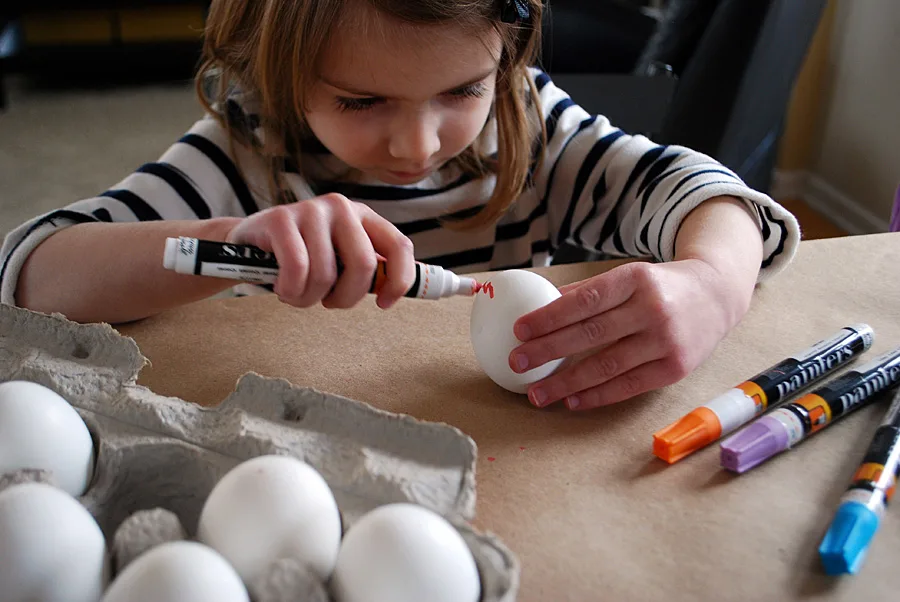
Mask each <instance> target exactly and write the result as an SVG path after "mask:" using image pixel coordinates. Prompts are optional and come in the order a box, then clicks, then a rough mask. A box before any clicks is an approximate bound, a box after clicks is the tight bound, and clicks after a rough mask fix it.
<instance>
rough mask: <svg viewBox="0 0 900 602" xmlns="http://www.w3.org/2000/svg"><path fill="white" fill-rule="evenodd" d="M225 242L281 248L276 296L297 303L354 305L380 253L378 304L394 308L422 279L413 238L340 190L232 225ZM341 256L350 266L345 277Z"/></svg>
mask: <svg viewBox="0 0 900 602" xmlns="http://www.w3.org/2000/svg"><path fill="white" fill-rule="evenodd" d="M226 242H230V243H235V244H249V245H254V246H257V247H259V248H261V249H263V250H264V251H269V252H271V253H274V254H275V258H276V259H277V261H278V267H279V273H278V278H277V280H276V281H275V288H274V290H275V294H277V295H278V298H279V299H280V300H281V301H283V302H284V303H288V304H290V305H293V306H295V307H311V306H313V305H315V304H316V303H319V302H321V303H322V305H323V306H325V307H329V308H349V307H353V306H354V305H356V304H357V303H359V302H360V301H361V300H362V299H363V298H364V297H365V296H366V294H367V293H368V292H369V288H370V287H371V285H372V277H373V275H374V274H375V269H376V267H377V262H378V259H379V256H380V257H383V258H384V259H385V260H386V262H387V265H386V268H387V269H386V272H387V279H386V281H385V284H384V286H383V287H382V289H381V291H380V293H379V294H378V299H377V303H378V306H379V307H381V308H382V309H387V308H389V307H391V306H392V305H393V304H394V303H396V302H397V301H398V300H399V299H400V298H401V297H403V295H404V294H405V293H406V291H408V290H409V288H410V287H411V286H412V285H413V282H414V281H415V259H414V257H413V245H412V241H410V240H409V238H407V237H406V236H404V235H403V234H402V233H401V232H400V231H399V230H398V229H397V228H396V227H395V226H394V225H393V224H391V223H390V222H389V221H387V220H385V219H384V218H382V217H381V216H380V215H378V214H377V213H375V211H373V210H372V209H370V208H369V207H367V206H366V205H363V204H362V203H356V202H353V201H350V200H349V199H347V198H346V197H345V196H343V195H340V194H333V193H332V194H326V195H323V196H319V197H315V198H312V199H309V200H306V201H300V202H297V203H292V204H290V205H277V206H275V207H270V208H268V209H264V210H262V211H260V212H258V213H254V214H253V215H251V216H249V217H247V218H245V219H243V220H241V221H240V222H238V224H237V225H236V226H235V227H234V228H232V230H231V231H230V232H229V233H228V235H227V237H226ZM337 255H340V258H341V263H343V265H344V268H343V272H342V273H341V275H340V277H338V268H337Z"/></svg>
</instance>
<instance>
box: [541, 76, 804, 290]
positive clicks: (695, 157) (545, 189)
mask: <svg viewBox="0 0 900 602" xmlns="http://www.w3.org/2000/svg"><path fill="white" fill-rule="evenodd" d="M532 75H533V76H534V79H535V83H536V85H537V87H538V89H539V91H540V98H541V104H542V110H543V114H544V119H545V123H546V126H547V149H546V153H545V157H544V162H543V164H542V167H541V171H540V172H539V173H537V174H535V186H536V187H537V190H538V192H539V194H541V195H542V196H543V201H544V203H545V204H546V207H547V215H548V219H549V228H550V236H551V237H552V240H551V242H552V245H553V247H558V246H559V245H560V244H562V243H563V242H569V243H571V244H575V245H578V246H581V247H584V248H588V249H591V250H598V251H600V252H602V253H604V254H609V255H613V256H622V257H652V258H655V259H656V260H658V261H671V260H672V259H673V257H674V253H675V234H676V232H677V231H678V227H679V225H680V224H681V221H682V220H683V219H684V217H685V216H686V215H687V214H688V213H689V212H690V211H691V210H692V209H694V208H695V207H697V206H698V205H699V204H700V203H702V202H703V201H705V200H708V199H710V198H713V197H717V196H722V195H727V196H734V197H737V198H740V199H743V200H744V201H745V202H746V203H747V205H748V207H749V208H750V211H751V214H753V215H755V216H756V220H757V224H758V226H759V228H760V233H761V234H762V237H763V245H764V246H763V249H764V254H763V262H762V265H761V266H760V268H761V269H760V274H759V278H758V279H759V281H760V282H762V281H764V280H766V279H768V278H770V277H771V276H773V275H774V274H776V273H778V272H780V271H781V270H782V269H783V268H784V267H785V266H786V265H787V264H788V263H789V262H790V261H791V259H792V258H793V256H794V254H795V253H796V250H797V245H798V244H799V242H800V228H799V225H798V223H797V220H796V219H795V218H794V216H793V215H792V214H791V213H790V212H788V211H787V210H786V209H784V208H783V207H782V206H781V205H779V204H778V203H776V202H775V201H774V200H773V199H772V198H770V197H769V196H767V195H765V194H763V193H761V192H759V191H756V190H753V189H752V188H750V187H748V186H747V185H746V184H744V182H743V181H742V180H741V179H740V178H739V177H738V176H737V175H736V174H735V173H734V172H733V171H731V170H730V169H728V168H726V167H725V166H723V165H722V164H720V163H719V162H717V161H715V160H714V159H712V158H710V157H708V156H706V155H704V154H702V153H698V152H695V151H692V150H690V149H687V148H684V147H681V146H661V145H658V144H654V143H653V142H652V141H651V140H649V139H647V138H646V137H644V136H632V135H629V134H626V133H625V132H623V131H622V130H620V129H618V128H616V127H614V126H613V125H612V124H610V122H609V120H608V119H606V118H605V117H602V116H598V115H590V114H588V113H587V112H586V111H585V110H584V109H582V108H581V107H579V106H578V105H577V104H575V102H574V101H573V100H572V99H571V98H570V97H569V95H568V94H566V93H565V92H564V91H563V90H561V89H560V88H558V87H556V86H555V85H554V84H553V82H552V81H551V80H550V77H549V76H547V74H545V73H543V72H541V71H539V70H537V69H535V70H533V71H532Z"/></svg>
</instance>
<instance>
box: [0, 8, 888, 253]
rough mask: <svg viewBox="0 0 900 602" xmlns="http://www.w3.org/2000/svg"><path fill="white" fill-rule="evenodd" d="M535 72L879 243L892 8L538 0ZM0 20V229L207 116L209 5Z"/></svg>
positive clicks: (816, 229)
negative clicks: (201, 85) (204, 76)
mask: <svg viewBox="0 0 900 602" xmlns="http://www.w3.org/2000/svg"><path fill="white" fill-rule="evenodd" d="M547 5H548V10H547V14H546V16H545V21H544V28H545V39H544V46H543V49H542V51H543V53H542V54H543V57H542V66H543V67H544V68H545V69H546V70H547V71H548V72H549V73H550V74H551V76H552V77H553V78H554V80H555V81H556V82H557V83H558V84H559V85H560V86H561V87H562V88H564V89H566V90H567V91H568V92H569V93H570V94H571V95H572V96H573V98H574V99H575V100H576V102H579V103H580V104H582V105H583V106H584V107H585V108H586V109H587V110H589V111H592V112H597V113H602V114H605V115H607V116H608V117H609V118H610V119H611V120H612V121H613V123H614V124H616V125H618V126H620V127H622V128H623V129H625V130H626V131H629V132H631V133H643V134H647V135H649V136H651V137H652V138H653V139H654V140H656V141H657V142H659V143H664V144H683V145H686V146H689V147H691V148H695V149H697V150H700V151H702V152H706V153H708V154H710V155H712V156H713V157H715V158H716V159H718V160H719V161H722V162H723V163H724V164H726V165H728V166H729V167H730V168H732V169H734V170H735V171H737V172H738V174H739V175H740V176H741V177H743V178H744V179H745V180H746V181H747V182H748V183H750V184H751V185H752V186H754V187H756V188H758V189H760V190H763V191H766V192H768V193H769V194H771V195H772V196H774V197H775V198H777V199H778V200H779V201H781V202H783V203H784V204H785V205H786V206H788V208H789V209H791V210H792V211H794V212H795V214H796V215H797V216H798V218H799V219H800V221H801V226H802V227H803V229H804V232H805V234H804V236H805V237H806V238H824V237H831V236H842V235H853V234H865V233H872V232H883V231H887V230H888V224H889V220H890V216H891V209H892V205H893V202H894V198H895V192H896V190H897V186H898V183H900V152H898V151H897V149H898V146H900V144H898V143H900V111H898V110H897V108H896V107H897V100H896V99H897V98H898V97H900V69H898V67H897V66H896V65H895V57H897V56H898V55H900V2H898V1H897V0H549V2H547ZM3 6H4V8H0V230H2V231H3V232H4V233H5V232H7V231H8V230H10V229H11V228H13V227H15V226H16V225H18V224H19V223H21V222H22V221H24V220H26V219H27V218H30V217H32V216H34V215H36V214H38V213H42V212H44V211H49V210H52V209H55V208H58V207H60V206H62V205H65V204H68V203H70V202H72V201H75V200H77V199H79V198H84V197H88V196H93V195H95V194H97V193H98V192H100V191H103V190H106V189H107V188H109V187H110V186H112V185H113V184H115V183H116V182H117V181H119V180H120V179H122V178H123V177H124V176H126V175H127V174H129V173H130V172H131V171H133V170H134V169H135V168H137V167H138V166H140V165H141V164H143V163H146V162H148V161H153V160H155V159H156V158H157V157H158V156H159V154H161V153H162V152H163V151H164V150H165V149H166V148H167V147H168V146H169V145H170V144H172V143H173V142H174V141H175V140H177V139H178V137H180V136H181V134H182V133H183V132H184V131H185V130H186V129H187V128H189V127H190V125H191V124H192V123H193V122H194V121H195V120H196V119H197V118H198V117H199V116H200V107H199V105H198V104H197V102H196V100H195V98H194V93H193V89H192V84H191V76H192V74H193V71H194V69H195V67H196V65H197V60H198V57H199V50H200V43H201V36H202V29H203V23H204V18H205V14H206V10H207V7H208V3H207V2H200V1H187V0H182V1H179V0H146V1H139V0H134V1H130V0H109V1H106V2H104V1H102V0H82V1H81V2H78V3H72V2H64V1H61V0H60V1H44V0H28V1H24V0H22V1H20V0H11V1H7V2H5V3H4V4H3Z"/></svg>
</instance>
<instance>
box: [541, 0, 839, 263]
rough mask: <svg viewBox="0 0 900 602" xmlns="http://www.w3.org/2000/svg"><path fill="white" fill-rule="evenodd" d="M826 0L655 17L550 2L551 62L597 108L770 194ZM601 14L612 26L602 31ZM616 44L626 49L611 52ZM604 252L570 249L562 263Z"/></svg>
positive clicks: (687, 2) (697, 0) (693, 9)
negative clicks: (595, 32) (712, 161)
mask: <svg viewBox="0 0 900 602" xmlns="http://www.w3.org/2000/svg"><path fill="white" fill-rule="evenodd" d="M826 3H827V0H669V1H668V2H667V3H666V6H665V7H664V8H663V10H662V13H661V16H660V18H659V19H653V18H651V17H649V16H647V15H646V14H644V13H642V12H641V11H640V10H638V9H637V8H634V7H631V8H629V6H628V3H627V2H623V1H622V0H550V2H549V6H548V11H547V15H546V17H545V21H544V27H545V28H546V34H545V38H544V47H543V54H544V60H543V66H544V68H545V69H546V70H547V72H548V73H549V74H550V75H551V77H552V78H553V79H554V81H555V82H557V83H559V85H560V86H561V87H562V88H563V89H565V90H567V91H568V92H569V93H570V94H571V95H572V96H573V98H574V100H575V101H576V102H578V103H579V104H581V105H582V106H583V107H584V108H585V109H587V110H588V111H589V112H592V113H601V114H604V115H606V116H607V117H609V118H610V120H611V121H612V122H613V123H614V124H617V125H619V126H620V127H622V128H623V129H625V130H627V131H630V132H631V133H644V134H647V135H648V136H650V137H651V138H652V139H653V140H654V141H656V142H658V143H660V144H678V145H683V146H687V147H689V148H692V149H694V150H697V151H700V152H703V153H706V154H708V155H710V156H712V157H713V158H715V159H716V160H718V161H720V162H722V163H723V164H724V165H726V166H728V167H729V168H731V169H732V170H734V171H735V172H736V173H737V174H738V175H739V176H740V177H741V178H743V179H744V180H745V181H746V182H747V183H748V184H749V185H750V186H752V187H754V188H756V189H758V190H762V191H764V192H767V191H768V190H769V188H770V186H771V178H772V173H773V170H774V166H775V162H776V159H777V153H778V142H779V140H780V137H781V133H782V129H783V123H784V118H785V115H786V113H787V108H788V105H789V102H790V97H791V92H792V90H793V85H794V82H795V80H796V78H797V75H798V73H799V71H800V69H801V67H802V64H803V60H804V59H805V56H806V52H807V49H808V47H809V44H810V42H811V41H812V37H813V35H814V34H815V31H816V28H817V27H818V23H819V20H820V18H821V16H822V12H823V10H824V8H825V5H826ZM613 19H618V21H613ZM601 21H602V22H603V23H604V26H603V28H602V29H600V32H601V34H602V35H598V37H597V38H592V36H591V35H590V34H589V33H588V31H589V30H592V29H593V28H594V27H596V26H597V24H598V23H600V22H601ZM648 29H649V31H650V33H649V34H648ZM604 36H605V37H604ZM616 41H619V42H620V43H621V46H620V49H619V50H617V51H616V50H612V51H611V50H608V49H607V45H608V44H609V43H615V42H616ZM606 53H609V60H608V61H607V60H606V59H605V58H604V57H605V55H606ZM661 68H662V69H664V71H663V73H664V74H668V77H667V76H666V75H662V76H661V75H659V72H660V69H661ZM654 72H655V73H656V74H655V75H654V74H653V73H654ZM597 257H598V256H596V255H593V254H588V255H587V256H585V255H584V253H583V252H582V251H580V250H572V249H565V250H563V251H561V252H560V253H558V254H557V257H556V258H555V260H554V261H555V262H557V263H561V262H567V261H574V260H579V259H584V258H589V259H592V258H597Z"/></svg>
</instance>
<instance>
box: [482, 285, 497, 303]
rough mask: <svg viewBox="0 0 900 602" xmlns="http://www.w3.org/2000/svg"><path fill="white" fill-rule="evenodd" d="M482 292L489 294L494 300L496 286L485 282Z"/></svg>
mask: <svg viewBox="0 0 900 602" xmlns="http://www.w3.org/2000/svg"><path fill="white" fill-rule="evenodd" d="M481 290H482V291H484V292H485V293H487V294H489V295H490V296H491V299H493V298H494V285H493V284H491V283H490V282H485V283H484V284H483V285H481Z"/></svg>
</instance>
